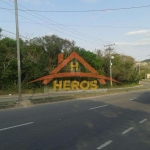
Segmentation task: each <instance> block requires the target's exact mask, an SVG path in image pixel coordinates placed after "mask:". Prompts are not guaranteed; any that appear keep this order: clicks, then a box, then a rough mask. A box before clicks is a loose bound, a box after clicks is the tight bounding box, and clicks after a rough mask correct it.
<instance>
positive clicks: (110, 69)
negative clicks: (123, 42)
mask: <svg viewBox="0 0 150 150" xmlns="http://www.w3.org/2000/svg"><path fill="white" fill-rule="evenodd" d="M113 45H115V44H109V45H105V47H108V48H107V50H108V51H109V74H110V87H111V88H112V63H111V59H113V58H114V57H113V56H111V51H112V50H113V48H111V46H113Z"/></svg>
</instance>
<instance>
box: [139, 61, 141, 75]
mask: <svg viewBox="0 0 150 150" xmlns="http://www.w3.org/2000/svg"><path fill="white" fill-rule="evenodd" d="M140 74H141V62H140V61H139V76H140Z"/></svg>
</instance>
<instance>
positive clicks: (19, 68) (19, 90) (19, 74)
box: [14, 0, 22, 101]
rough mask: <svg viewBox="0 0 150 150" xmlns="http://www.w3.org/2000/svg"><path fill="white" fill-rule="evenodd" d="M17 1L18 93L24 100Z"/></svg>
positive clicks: (20, 98) (16, 5)
mask: <svg viewBox="0 0 150 150" xmlns="http://www.w3.org/2000/svg"><path fill="white" fill-rule="evenodd" d="M14 3H15V20H16V40H17V59H18V94H19V99H18V100H19V101H22V95H21V63H20V43H19V25H18V4H17V0H14Z"/></svg>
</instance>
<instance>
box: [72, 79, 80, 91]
mask: <svg viewBox="0 0 150 150" xmlns="http://www.w3.org/2000/svg"><path fill="white" fill-rule="evenodd" d="M71 88H72V90H78V89H79V82H78V81H72V84H71Z"/></svg>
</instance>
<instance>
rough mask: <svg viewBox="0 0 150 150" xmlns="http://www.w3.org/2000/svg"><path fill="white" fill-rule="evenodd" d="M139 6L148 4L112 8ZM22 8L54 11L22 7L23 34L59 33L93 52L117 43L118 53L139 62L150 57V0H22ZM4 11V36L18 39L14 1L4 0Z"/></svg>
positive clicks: (0, 4)
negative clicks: (16, 36)
mask: <svg viewBox="0 0 150 150" xmlns="http://www.w3.org/2000/svg"><path fill="white" fill-rule="evenodd" d="M139 6H148V7H142V8H138V9H120V10H112V9H117V8H131V7H139ZM18 8H19V9H21V10H38V11H51V12H35V11H21V10H19V11H18V14H19V33H20V35H21V36H23V37H26V38H30V39H32V38H34V37H41V36H45V35H53V34H55V35H57V36H59V37H61V38H65V39H68V40H70V41H75V43H76V46H79V47H82V48H85V49H86V50H89V51H93V52H94V51H95V49H101V50H104V49H106V45H109V44H115V45H113V46H112V48H114V51H115V52H117V53H120V54H124V55H129V56H132V57H134V58H135V59H136V60H137V61H141V60H144V59H149V58H150V17H149V16H150V0H18ZM89 10H105V11H89ZM62 11H78V12H62ZM82 11H88V12H82ZM0 14H1V15H0V28H2V29H3V32H2V34H3V36H9V37H12V38H15V35H14V34H12V33H15V32H16V27H15V11H14V0H0ZM8 31H9V32H12V33H9V32H8ZM23 39H25V38H23Z"/></svg>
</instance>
